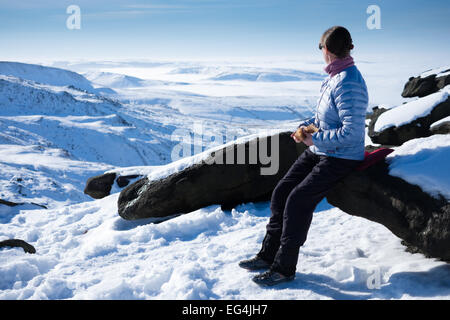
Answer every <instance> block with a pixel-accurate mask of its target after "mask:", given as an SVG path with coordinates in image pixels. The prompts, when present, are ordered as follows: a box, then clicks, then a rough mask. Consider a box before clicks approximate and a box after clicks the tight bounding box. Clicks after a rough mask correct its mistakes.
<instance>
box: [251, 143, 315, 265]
mask: <svg viewBox="0 0 450 320" xmlns="http://www.w3.org/2000/svg"><path fill="white" fill-rule="evenodd" d="M318 161H319V157H318V156H317V155H315V154H314V153H312V152H311V151H310V150H309V149H306V150H305V151H304V152H303V153H302V154H301V155H300V156H299V157H298V159H297V160H296V161H295V162H294V163H293V165H292V166H291V167H290V168H289V170H288V172H287V173H286V174H285V175H284V177H283V178H282V179H281V180H280V181H279V182H278V184H277V186H276V187H275V189H274V190H273V192H272V198H271V202H270V209H271V217H270V220H269V223H268V224H267V226H266V235H265V237H264V240H263V243H262V248H261V250H260V252H259V253H258V254H257V255H258V256H259V257H260V258H262V259H264V260H266V261H267V262H269V263H272V261H273V259H274V258H275V254H276V253H277V251H278V248H279V246H280V238H281V233H282V229H283V212H284V208H285V205H286V199H287V198H288V196H289V194H290V193H291V191H292V189H294V188H295V186H297V185H298V184H299V183H300V182H301V181H302V180H303V179H304V178H305V177H306V176H307V175H308V174H309V173H310V172H311V170H312V169H313V168H314V166H315V165H316V164H317V163H318Z"/></svg>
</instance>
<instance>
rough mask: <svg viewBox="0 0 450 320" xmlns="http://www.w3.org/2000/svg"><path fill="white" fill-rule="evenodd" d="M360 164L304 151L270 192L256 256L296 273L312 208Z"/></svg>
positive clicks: (276, 267)
mask: <svg viewBox="0 0 450 320" xmlns="http://www.w3.org/2000/svg"><path fill="white" fill-rule="evenodd" d="M361 162H362V161H359V160H349V159H342V158H335V157H328V156H319V155H316V154H314V153H313V152H312V151H310V150H309V149H306V150H305V151H304V152H303V153H302V154H301V155H300V156H299V157H298V159H297V160H296V161H295V162H294V164H293V165H292V166H291V168H290V169H289V170H288V172H287V173H286V174H285V175H284V177H283V178H282V179H281V180H280V181H279V182H278V184H277V186H276V187H275V189H274V190H273V192H272V199H271V203H270V209H271V212H272V214H271V217H270V220H269V223H268V224H267V227H266V236H265V237H264V240H263V243H262V248H261V250H260V252H259V253H258V254H257V255H258V256H259V257H261V258H262V259H264V260H266V261H268V262H270V263H272V267H271V269H273V270H275V271H278V272H280V273H282V274H284V275H292V274H295V270H296V266H297V260H298V254H299V248H300V246H302V245H303V244H304V243H305V241H306V236H307V233H308V230H309V227H310V225H311V220H312V216H313V212H314V209H315V208H316V206H317V204H318V203H319V202H320V201H321V200H322V199H323V198H324V197H325V196H326V193H327V192H328V191H329V190H331V189H332V188H333V187H334V186H335V185H336V183H337V182H338V181H339V180H340V179H342V178H343V177H345V176H346V175H347V174H349V173H350V172H352V171H353V170H354V169H355V167H356V166H358V165H359V164H360V163H361Z"/></svg>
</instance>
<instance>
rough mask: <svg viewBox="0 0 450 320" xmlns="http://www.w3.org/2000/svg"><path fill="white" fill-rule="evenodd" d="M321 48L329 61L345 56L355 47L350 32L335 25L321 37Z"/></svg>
mask: <svg viewBox="0 0 450 320" xmlns="http://www.w3.org/2000/svg"><path fill="white" fill-rule="evenodd" d="M319 48H320V49H321V50H322V51H323V54H324V59H325V61H326V62H327V63H330V62H331V61H328V60H334V59H335V58H339V59H341V58H345V57H347V56H348V55H350V50H352V49H353V41H352V37H351V35H350V32H348V30H347V29H346V28H344V27H341V26H334V27H331V28H329V29H327V30H326V31H325V32H324V33H323V35H322V37H321V38H320V43H319Z"/></svg>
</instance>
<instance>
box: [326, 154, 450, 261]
mask: <svg viewBox="0 0 450 320" xmlns="http://www.w3.org/2000/svg"><path fill="white" fill-rule="evenodd" d="M327 200H328V202H329V203H330V204H331V205H333V206H336V207H338V208H340V209H341V210H343V211H345V212H346V213H348V214H351V215H354V216H359V217H363V218H366V219H369V220H371V221H374V222H378V223H380V224H382V225H384V226H385V227H387V228H388V229H389V230H390V231H391V232H392V233H394V234H395V235H396V236H398V237H399V238H401V239H403V240H404V244H406V245H407V246H409V247H410V248H413V250H415V251H416V252H417V251H419V252H422V253H424V254H425V255H427V256H429V257H436V258H440V259H442V260H446V261H450V203H449V202H448V201H446V199H444V198H440V199H436V198H433V197H432V196H430V195H429V194H428V193H426V192H424V191H422V189H421V188H420V187H418V186H416V185H412V184H409V183H408V182H406V181H404V180H402V179H400V178H398V177H394V176H391V175H389V173H388V164H387V163H386V162H380V163H378V164H376V165H374V166H372V167H370V168H368V169H366V170H364V171H355V172H353V173H352V174H350V175H349V176H348V177H346V178H345V179H343V180H342V181H341V182H340V183H339V184H338V185H337V186H336V187H335V188H334V189H333V190H331V191H330V192H329V193H328V195H327Z"/></svg>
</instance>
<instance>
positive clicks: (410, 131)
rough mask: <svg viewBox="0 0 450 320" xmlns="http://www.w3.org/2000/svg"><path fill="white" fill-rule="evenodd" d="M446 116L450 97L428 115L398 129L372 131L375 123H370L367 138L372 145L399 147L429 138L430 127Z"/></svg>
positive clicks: (448, 112) (449, 114)
mask: <svg viewBox="0 0 450 320" xmlns="http://www.w3.org/2000/svg"><path fill="white" fill-rule="evenodd" d="M385 112H389V111H385ZM448 116H450V97H449V98H447V100H445V101H444V102H442V103H439V104H437V105H436V106H435V107H434V108H433V110H432V111H431V112H430V113H429V114H428V115H426V116H424V117H419V118H417V119H416V120H413V121H411V122H410V123H407V124H404V125H401V126H398V127H395V126H394V127H389V128H387V129H385V130H381V131H379V132H377V131H375V130H374V127H375V123H376V121H371V122H370V124H369V137H370V138H371V140H372V141H373V142H374V143H379V144H385V145H395V146H399V145H402V144H403V143H404V142H406V141H408V140H411V139H414V138H421V137H428V136H431V135H432V134H433V132H432V131H431V130H430V126H431V125H432V124H433V123H434V122H436V121H438V120H440V119H443V118H445V117H448ZM378 117H379V115H378ZM378 117H377V120H378Z"/></svg>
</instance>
